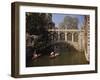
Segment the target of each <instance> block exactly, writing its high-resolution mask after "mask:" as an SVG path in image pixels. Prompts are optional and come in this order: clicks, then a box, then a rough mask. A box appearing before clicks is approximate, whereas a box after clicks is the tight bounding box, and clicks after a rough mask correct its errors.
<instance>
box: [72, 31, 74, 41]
mask: <svg viewBox="0 0 100 80" xmlns="http://www.w3.org/2000/svg"><path fill="white" fill-rule="evenodd" d="M72 42H74V34H73V32H72Z"/></svg>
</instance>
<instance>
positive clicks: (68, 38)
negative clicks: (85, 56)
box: [67, 32, 72, 41]
mask: <svg viewBox="0 0 100 80" xmlns="http://www.w3.org/2000/svg"><path fill="white" fill-rule="evenodd" d="M67 40H68V41H72V33H70V32H69V33H67Z"/></svg>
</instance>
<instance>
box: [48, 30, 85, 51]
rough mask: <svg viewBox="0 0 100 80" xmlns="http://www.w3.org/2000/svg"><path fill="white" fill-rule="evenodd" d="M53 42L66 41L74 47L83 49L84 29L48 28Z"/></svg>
mask: <svg viewBox="0 0 100 80" xmlns="http://www.w3.org/2000/svg"><path fill="white" fill-rule="evenodd" d="M48 31H49V32H50V34H49V36H50V37H51V39H52V41H54V42H67V43H69V44H70V45H72V46H73V47H74V48H75V49H77V50H79V51H81V50H84V30H79V29H48Z"/></svg>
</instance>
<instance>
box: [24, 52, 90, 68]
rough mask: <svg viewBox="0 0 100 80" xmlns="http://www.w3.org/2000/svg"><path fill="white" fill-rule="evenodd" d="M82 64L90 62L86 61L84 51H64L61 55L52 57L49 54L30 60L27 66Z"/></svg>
mask: <svg viewBox="0 0 100 80" xmlns="http://www.w3.org/2000/svg"><path fill="white" fill-rule="evenodd" d="M82 64H89V62H87V61H86V58H85V54H84V52H78V51H62V52H60V55H59V56H57V57H55V58H52V59H51V58H50V57H49V56H48V55H43V56H40V57H39V58H37V59H35V60H30V61H29V62H28V63H27V66H26V67H36V66H38V67H39V66H57V65H82Z"/></svg>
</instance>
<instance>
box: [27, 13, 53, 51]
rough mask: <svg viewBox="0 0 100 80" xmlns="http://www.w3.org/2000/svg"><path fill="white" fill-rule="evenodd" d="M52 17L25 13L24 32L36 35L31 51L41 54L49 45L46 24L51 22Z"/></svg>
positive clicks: (43, 14)
mask: <svg viewBox="0 0 100 80" xmlns="http://www.w3.org/2000/svg"><path fill="white" fill-rule="evenodd" d="M51 19H52V15H51V14H46V13H30V12H27V13H26V32H28V33H29V34H30V35H37V36H38V37H39V38H38V39H37V40H35V42H34V43H35V44H34V46H33V49H35V50H37V51H40V52H43V51H45V49H46V45H47V44H48V43H50V39H49V37H48V34H49V32H48V24H49V23H50V22H51Z"/></svg>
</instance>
